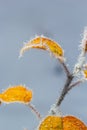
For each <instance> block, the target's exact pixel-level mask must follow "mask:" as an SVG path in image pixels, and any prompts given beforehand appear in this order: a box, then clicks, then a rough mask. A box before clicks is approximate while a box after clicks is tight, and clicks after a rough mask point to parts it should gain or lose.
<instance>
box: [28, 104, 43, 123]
mask: <svg viewBox="0 0 87 130" xmlns="http://www.w3.org/2000/svg"><path fill="white" fill-rule="evenodd" d="M26 106H28V107H29V108H31V110H32V111H33V112H34V113H35V114H36V116H37V117H38V119H40V120H41V119H42V116H41V114H40V113H39V112H38V111H37V109H36V108H35V107H34V106H33V105H32V104H30V103H28V104H26Z"/></svg>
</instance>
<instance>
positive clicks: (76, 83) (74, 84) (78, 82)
mask: <svg viewBox="0 0 87 130" xmlns="http://www.w3.org/2000/svg"><path fill="white" fill-rule="evenodd" d="M82 82H83V79H82V80H78V81H77V82H75V83H73V84H71V85H70V86H69V88H68V90H67V91H70V90H71V89H72V88H73V87H75V86H77V85H79V84H80V83H82Z"/></svg>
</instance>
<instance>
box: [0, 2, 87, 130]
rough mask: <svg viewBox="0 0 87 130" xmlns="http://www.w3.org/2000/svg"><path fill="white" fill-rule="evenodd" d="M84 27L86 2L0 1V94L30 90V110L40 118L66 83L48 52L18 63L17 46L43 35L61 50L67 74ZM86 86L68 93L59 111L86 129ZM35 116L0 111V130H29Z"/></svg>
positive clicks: (16, 107) (7, 108)
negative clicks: (23, 88) (14, 89)
mask: <svg viewBox="0 0 87 130" xmlns="http://www.w3.org/2000/svg"><path fill="white" fill-rule="evenodd" d="M85 26H87V1H86V0H15V1H14V0H0V92H2V91H3V90H5V89H6V88H7V87H9V86H14V85H19V84H23V85H24V84H25V85H26V86H27V87H29V88H31V89H32V90H33V100H32V104H34V105H35V106H36V108H37V109H38V110H39V112H40V113H41V114H42V115H43V116H45V115H46V114H47V113H48V111H49V109H50V106H51V105H52V104H53V103H55V101H56V99H57V98H58V97H59V95H60V92H61V90H62V88H63V85H64V83H65V80H66V76H65V73H64V71H63V69H62V67H61V65H60V63H58V61H57V60H56V59H55V58H53V57H50V56H49V54H48V52H45V51H41V50H36V49H32V50H30V51H27V52H26V53H25V54H24V56H23V58H21V59H19V58H18V56H19V51H20V48H21V47H22V46H23V42H27V41H28V40H30V39H31V38H34V36H35V35H41V34H43V35H44V36H46V37H49V38H52V39H53V40H55V41H57V42H58V43H59V44H60V45H61V46H62V47H63V49H64V52H65V56H66V59H67V64H68V65H69V68H70V70H71V71H72V70H73V67H74V64H75V63H76V61H77V58H78V55H79V53H80V51H79V48H78V46H79V45H80V41H81V34H82V32H83V30H84V27H85ZM86 101H87V83H84V84H81V85H79V86H78V87H76V88H74V89H72V91H70V93H69V94H68V95H67V96H66V98H65V100H64V101H63V102H62V105H61V107H60V110H61V113H62V115H67V114H68V115H74V116H77V117H78V118H80V119H81V120H83V121H84V122H85V123H86V124H87V114H86V113H87V102H86ZM38 124H39V121H38V119H37V118H36V116H35V115H34V114H33V113H32V112H31V110H30V109H29V108H28V107H26V106H24V105H23V104H9V105H5V104H2V105H1V106H0V130H23V129H24V128H28V130H34V129H35V128H37V126H38Z"/></svg>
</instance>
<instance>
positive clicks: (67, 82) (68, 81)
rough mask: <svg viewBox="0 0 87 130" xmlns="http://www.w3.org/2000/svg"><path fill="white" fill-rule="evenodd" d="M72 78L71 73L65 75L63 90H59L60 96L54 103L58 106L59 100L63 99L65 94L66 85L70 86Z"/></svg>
mask: <svg viewBox="0 0 87 130" xmlns="http://www.w3.org/2000/svg"><path fill="white" fill-rule="evenodd" d="M73 78H74V77H73V75H69V76H68V77H67V80H66V83H65V85H64V88H63V90H62V92H61V95H60V97H59V99H58V101H57V103H56V106H60V104H61V102H62V101H63V99H64V97H65V95H66V94H67V90H68V87H69V86H70V84H71V82H72V80H73Z"/></svg>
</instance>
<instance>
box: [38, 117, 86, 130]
mask: <svg viewBox="0 0 87 130" xmlns="http://www.w3.org/2000/svg"><path fill="white" fill-rule="evenodd" d="M39 130H87V127H86V126H85V124H84V123H83V122H82V121H80V120H79V119H78V118H76V117H74V116H65V117H59V116H47V117H46V118H45V119H44V120H43V121H42V122H41V124H40V126H39Z"/></svg>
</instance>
